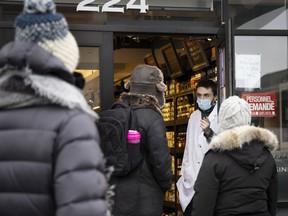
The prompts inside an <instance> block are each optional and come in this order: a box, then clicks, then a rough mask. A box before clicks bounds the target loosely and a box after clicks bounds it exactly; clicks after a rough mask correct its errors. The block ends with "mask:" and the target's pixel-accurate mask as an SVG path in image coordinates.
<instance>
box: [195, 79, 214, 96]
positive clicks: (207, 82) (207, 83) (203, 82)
mask: <svg viewBox="0 0 288 216" xmlns="http://www.w3.org/2000/svg"><path fill="white" fill-rule="evenodd" d="M199 87H204V88H207V89H208V88H211V89H212V92H213V94H214V96H215V95H217V84H216V83H215V82H214V81H213V80H210V79H201V80H200V81H199V82H198V83H197V85H196V90H197V89H198V88H199Z"/></svg>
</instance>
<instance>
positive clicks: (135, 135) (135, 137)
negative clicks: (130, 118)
mask: <svg viewBox="0 0 288 216" xmlns="http://www.w3.org/2000/svg"><path fill="white" fill-rule="evenodd" d="M140 139H141V134H140V133H139V132H138V131H137V130H129V131H128V133H127V141H128V143H131V144H139V143H140Z"/></svg>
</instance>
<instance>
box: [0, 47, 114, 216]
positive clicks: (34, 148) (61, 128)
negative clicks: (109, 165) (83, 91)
mask: <svg viewBox="0 0 288 216" xmlns="http://www.w3.org/2000/svg"><path fill="white" fill-rule="evenodd" d="M63 67H64V66H62V65H61V64H60V63H59V61H58V60H57V59H55V57H53V56H52V55H51V54H49V53H48V52H46V51H45V50H44V49H42V48H40V47H38V46H37V45H32V44H29V43H22V42H21V43H19V42H17V43H11V44H9V45H7V46H5V47H4V48H3V49H2V50H1V51H0V83H1V84H0V93H1V98H0V215H1V216H19V215H23V216H56V215H57V216H68V215H69V216H84V215H85V216H103V215H106V211H107V204H106V199H105V195H106V191H107V187H108V183H107V179H106V175H105V173H104V172H105V170H104V159H103V155H102V152H101V150H100V147H99V134H98V132H97V130H96V129H95V124H94V120H93V118H92V117H91V116H90V115H89V114H88V113H87V112H88V111H87V112H85V111H83V110H81V109H76V108H71V109H70V108H68V107H65V106H64V105H63V104H65V103H64V100H65V97H63V101H60V100H59V98H57V101H58V103H59V101H60V102H61V103H62V105H61V106H60V105H59V104H57V101H56V99H55V101H54V102H53V101H52V100H51V98H45V96H44V95H42V97H39V95H36V90H35V89H34V90H33V89H31V88H30V87H31V86H30V84H29V83H28V84H27V82H24V80H26V81H27V80H29V78H31V75H32V74H33V73H34V72H37V74H38V75H39V76H36V78H37V79H35V80H34V81H35V83H34V84H35V85H36V84H37V82H36V80H38V81H39V80H41V77H42V76H43V77H44V76H45V77H44V79H43V80H42V81H45V80H46V75H47V79H51V80H52V79H53V80H54V81H55V82H57V83H58V84H59V83H61V85H56V83H54V86H53V89H52V91H51V92H52V93H53V91H56V89H57V88H60V87H61V88H63V86H66V85H68V86H69V87H67V88H69V89H74V88H75V87H74V86H73V85H70V84H68V83H66V82H64V81H63V80H62V79H58V78H49V77H53V76H54V75H53V74H57V71H59V74H61V73H62V75H63V76H64V74H65V70H66V69H65V68H63ZM60 72H61V73H60ZM66 73H67V72H66ZM70 74H72V73H70ZM10 75H12V76H10ZM48 75H49V76H48ZM65 76H66V75H65ZM7 77H8V78H7ZM67 77H69V75H67ZM34 78H35V77H34ZM31 80H32V78H31ZM31 80H30V81H31ZM16 84H17V85H16ZM47 84H48V83H47ZM49 84H51V85H53V83H49ZM31 85H32V84H31ZM40 87H41V86H40ZM45 87H46V89H45V91H46V90H48V89H47V88H48V86H45ZM42 90H43V89H42ZM49 90H50V89H49ZM63 90H64V89H63ZM76 91H77V90H75V92H76ZM43 92H44V90H43V91H42V93H43ZM38 93H39V92H38ZM79 95H80V94H79ZM19 96H21V97H19ZM46 96H47V95H46ZM50 96H51V95H50ZM56 96H57V95H56ZM66 96H67V98H69V97H71V98H73V96H74V95H66ZM24 97H25V98H26V97H27V100H23V98H24ZM28 98H29V100H28ZM75 101H76V102H77V101H78V99H77V98H76V99H75ZM66 102H67V101H66ZM78 102H79V101H78ZM79 103H81V101H80V102H79ZM82 105H83V107H84V106H85V104H82Z"/></svg>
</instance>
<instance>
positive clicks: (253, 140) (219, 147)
mask: <svg viewBox="0 0 288 216" xmlns="http://www.w3.org/2000/svg"><path fill="white" fill-rule="evenodd" d="M277 148H278V139H277V137H276V135H275V134H274V133H272V132H271V131H269V130H267V129H264V128H259V127H254V126H248V125H245V126H239V127H235V128H233V129H230V130H226V131H223V132H221V133H219V134H218V135H217V136H215V137H214V138H213V139H212V141H211V143H210V149H211V150H213V151H218V152H223V154H227V155H229V156H230V157H231V158H233V160H234V161H236V162H237V163H238V164H239V165H240V166H242V167H243V168H245V169H247V170H249V172H251V173H253V172H255V171H256V170H257V169H259V167H261V166H262V164H264V162H265V161H266V160H267V158H268V157H269V155H270V157H271V153H270V152H271V151H275V150H276V149H277Z"/></svg>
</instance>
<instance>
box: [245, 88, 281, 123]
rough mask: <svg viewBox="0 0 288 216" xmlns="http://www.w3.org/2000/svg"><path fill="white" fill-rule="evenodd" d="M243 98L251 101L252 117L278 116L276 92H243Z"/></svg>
mask: <svg viewBox="0 0 288 216" xmlns="http://www.w3.org/2000/svg"><path fill="white" fill-rule="evenodd" d="M242 98H243V99H244V100H246V101H247V102H248V103H249V106H250V109H251V113H252V117H273V116H276V104H277V103H276V102H277V101H276V93H274V92H265V93H242Z"/></svg>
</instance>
